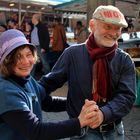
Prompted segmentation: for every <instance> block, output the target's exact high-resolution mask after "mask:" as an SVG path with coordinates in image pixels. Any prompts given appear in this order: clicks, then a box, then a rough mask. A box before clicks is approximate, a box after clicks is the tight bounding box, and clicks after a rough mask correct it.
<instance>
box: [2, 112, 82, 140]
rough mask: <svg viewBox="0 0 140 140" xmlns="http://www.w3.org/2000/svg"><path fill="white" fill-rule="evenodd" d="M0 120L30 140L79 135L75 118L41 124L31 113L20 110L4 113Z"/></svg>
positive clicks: (78, 123)
mask: <svg viewBox="0 0 140 140" xmlns="http://www.w3.org/2000/svg"><path fill="white" fill-rule="evenodd" d="M1 118H2V119H3V120H4V122H5V123H7V124H8V125H9V126H11V127H12V128H13V129H15V130H17V132H19V133H20V134H22V135H23V136H25V138H28V139H30V140H56V139H60V138H66V137H71V136H73V135H78V134H80V122H79V119H76V118H75V119H70V120H66V121H59V122H55V123H53V122H47V123H42V122H41V121H40V120H39V119H38V118H37V117H36V115H35V114H33V113H32V112H30V111H21V110H17V111H9V112H6V113H4V114H2V115H1Z"/></svg>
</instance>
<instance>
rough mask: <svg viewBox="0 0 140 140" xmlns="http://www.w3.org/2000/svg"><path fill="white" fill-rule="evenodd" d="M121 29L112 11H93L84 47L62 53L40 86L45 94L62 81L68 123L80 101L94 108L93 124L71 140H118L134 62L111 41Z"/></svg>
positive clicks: (109, 8)
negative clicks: (65, 85) (95, 107)
mask: <svg viewBox="0 0 140 140" xmlns="http://www.w3.org/2000/svg"><path fill="white" fill-rule="evenodd" d="M127 26H128V25H127V22H126V20H125V18H124V15H123V14H122V13H121V12H120V10H119V9H118V8H116V7H114V6H111V5H108V6H99V7H98V8H97V9H96V10H95V11H94V13H93V26H92V28H91V29H92V31H91V34H90V35H89V37H88V39H87V41H86V42H85V44H79V45H75V46H71V47H69V48H68V49H66V50H65V51H64V53H63V54H62V55H61V57H60V59H59V60H58V61H57V63H56V65H55V66H54V68H53V69H52V71H51V73H50V74H48V75H46V76H44V77H43V78H42V79H41V81H40V83H41V84H42V85H44V86H45V87H46V89H47V92H48V93H49V92H52V91H54V90H55V89H57V88H59V87H61V86H62V85H63V84H64V83H65V82H66V81H68V98H67V111H68V114H69V117H70V118H73V117H76V116H78V115H79V113H80V110H81V107H82V105H83V104H84V100H85V99H86V98H87V99H89V100H94V101H96V103H97V105H98V106H99V110H95V112H94V113H95V116H94V117H93V122H92V123H91V124H90V125H89V126H88V127H85V128H84V129H83V133H82V134H81V136H77V137H73V138H71V139H73V140H74V139H76V140H77V139H80V140H124V129H123V123H122V118H123V117H124V116H126V115H127V114H128V113H129V112H130V110H131V108H132V106H133V103H134V101H135V92H136V91H135V66H134V62H133V61H132V59H131V58H130V56H129V55H128V54H127V53H125V52H124V51H122V50H121V49H119V48H118V42H117V41H118V39H119V37H120V35H121V30H122V28H123V27H127ZM52 83H54V84H52Z"/></svg>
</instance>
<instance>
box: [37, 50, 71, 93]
mask: <svg viewBox="0 0 140 140" xmlns="http://www.w3.org/2000/svg"><path fill="white" fill-rule="evenodd" d="M68 65H69V60H68V53H67V50H65V51H64V52H63V53H62V55H61V56H60V57H59V59H58V60H57V62H56V64H55V66H54V67H53V68H52V70H51V72H50V73H49V74H48V75H45V76H42V77H41V79H40V80H39V84H41V85H43V87H45V89H46V91H47V93H48V94H50V92H53V91H54V90H56V89H57V88H60V87H62V86H63V84H64V83H65V82H66V81H67V76H68V73H69V72H68V71H69V69H68Z"/></svg>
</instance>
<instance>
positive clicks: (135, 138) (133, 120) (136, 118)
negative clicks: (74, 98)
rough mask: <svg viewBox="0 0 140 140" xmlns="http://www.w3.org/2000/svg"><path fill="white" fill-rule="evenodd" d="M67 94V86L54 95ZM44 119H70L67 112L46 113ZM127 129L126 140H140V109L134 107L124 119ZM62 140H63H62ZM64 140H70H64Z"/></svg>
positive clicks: (53, 120) (54, 120)
mask: <svg viewBox="0 0 140 140" xmlns="http://www.w3.org/2000/svg"><path fill="white" fill-rule="evenodd" d="M66 93H67V84H65V85H64V86H63V88H61V89H59V90H57V91H56V92H54V93H53V95H59V96H65V95H66ZM43 119H44V121H45V122H47V121H52V122H56V121H60V120H66V119H68V115H67V113H66V112H60V113H45V112H43ZM123 122H124V128H125V140H140V107H133V109H132V111H131V112H130V113H129V114H128V115H127V116H126V117H125V118H124V119H123ZM61 140H62V139H61ZM63 140H69V138H67V139H63Z"/></svg>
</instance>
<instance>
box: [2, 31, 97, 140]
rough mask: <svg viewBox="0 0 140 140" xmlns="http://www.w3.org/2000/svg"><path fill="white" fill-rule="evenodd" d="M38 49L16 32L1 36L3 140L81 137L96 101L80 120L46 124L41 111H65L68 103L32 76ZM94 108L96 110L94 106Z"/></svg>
mask: <svg viewBox="0 0 140 140" xmlns="http://www.w3.org/2000/svg"><path fill="white" fill-rule="evenodd" d="M36 56H37V53H36V49H35V47H34V46H33V45H32V44H30V43H28V41H27V40H26V38H25V36H24V34H23V33H22V32H20V31H18V30H16V29H11V30H7V31H5V32H4V33H2V35H1V36H0V73H1V76H0V140H54V139H59V138H65V137H70V136H73V135H78V134H80V130H81V128H82V127H85V126H86V125H88V124H90V123H91V121H92V117H93V113H92V110H93V109H96V107H97V106H96V105H95V104H94V102H93V101H88V100H87V101H85V105H84V106H83V109H82V111H81V113H80V115H79V117H78V118H73V119H70V120H66V121H61V122H57V123H43V122H42V114H41V111H42V110H44V111H56V112H57V111H64V110H65V109H66V99H64V98H60V97H58V98H56V97H55V98H54V97H51V96H49V95H47V93H46V92H45V89H44V88H43V87H42V86H41V85H39V84H38V83H37V81H35V79H33V77H31V76H30V72H31V70H32V68H33V65H34V64H35V62H36V60H37V57H36ZM93 105H94V106H93Z"/></svg>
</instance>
